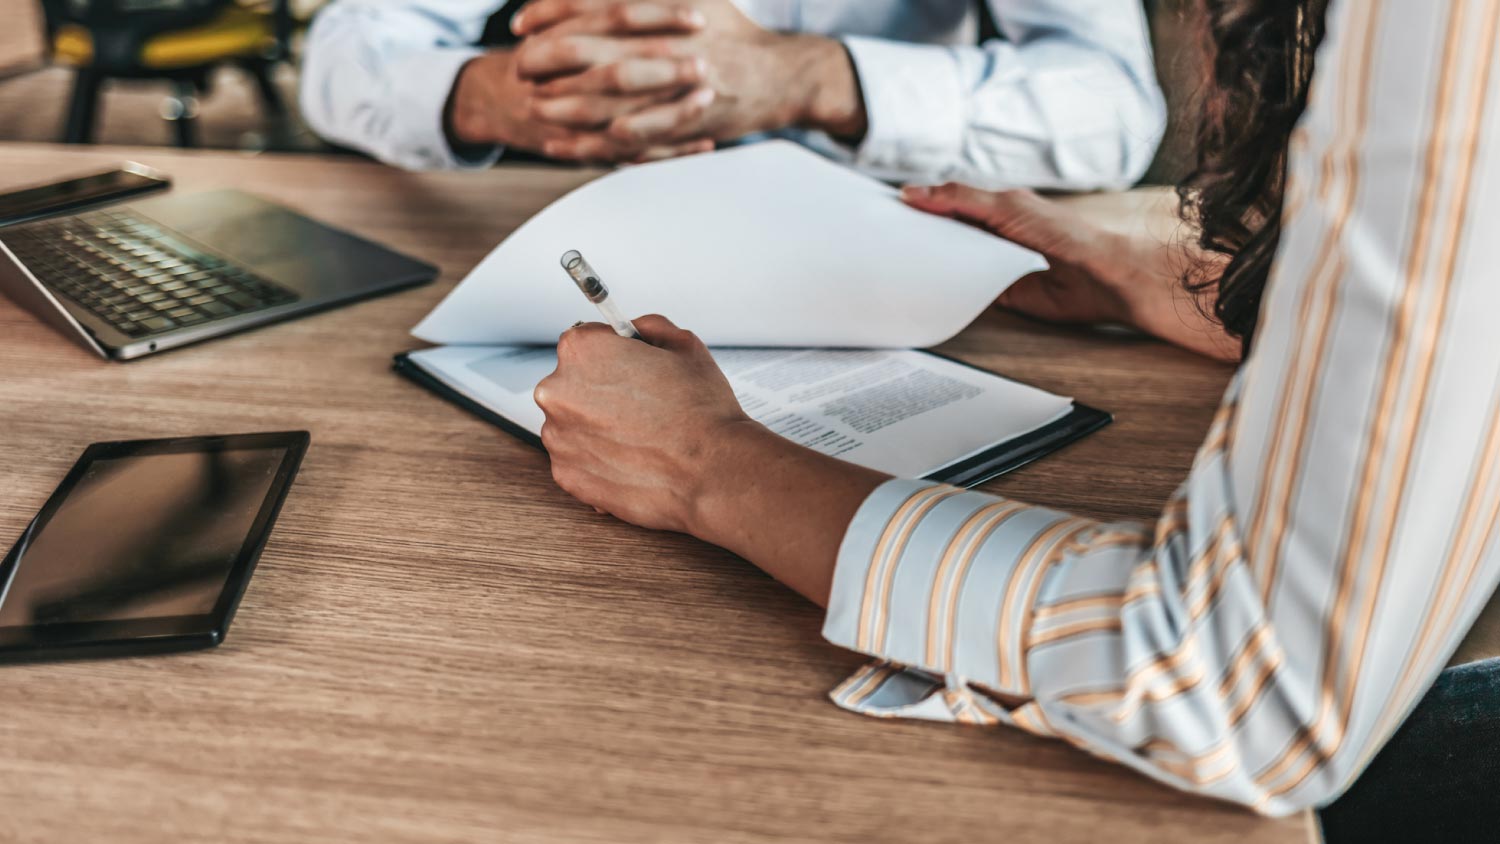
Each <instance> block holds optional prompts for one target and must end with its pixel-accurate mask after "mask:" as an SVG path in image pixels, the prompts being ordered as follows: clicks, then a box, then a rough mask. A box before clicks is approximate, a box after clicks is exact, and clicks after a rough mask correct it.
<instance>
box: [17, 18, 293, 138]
mask: <svg viewBox="0 0 1500 844" xmlns="http://www.w3.org/2000/svg"><path fill="white" fill-rule="evenodd" d="M41 4H42V9H43V11H44V14H45V21H46V30H47V41H48V44H49V46H50V48H51V51H52V55H53V57H54V59H56V60H57V61H59V62H61V63H63V64H67V65H71V66H73V67H74V68H75V70H74V74H75V75H74V79H73V94H72V98H71V100H70V102H69V104H68V115H67V123H66V125H65V127H64V129H63V140H64V141H65V142H67V143H72V144H79V143H88V142H89V141H90V140H92V137H93V132H94V117H95V115H96V114H97V112H98V106H99V90H100V87H101V86H102V85H103V83H104V82H105V80H107V79H160V80H164V81H168V82H171V83H172V86H173V92H174V93H173V96H172V97H171V98H169V99H168V100H167V102H166V104H165V107H164V109H163V112H162V116H163V117H164V118H165V119H167V120H168V121H170V122H171V124H172V126H173V130H174V134H175V137H176V141H177V145H178V146H183V147H190V146H194V145H195V143H196V124H195V122H194V121H195V118H196V116H197V98H198V96H199V95H203V94H207V93H208V91H209V80H210V74H211V72H212V71H213V70H215V69H216V68H218V67H219V66H221V65H226V64H232V65H237V66H238V67H240V68H241V69H243V70H244V71H245V72H246V73H248V74H249V75H250V77H251V79H252V80H253V81H254V83H255V87H256V90H257V92H258V93H259V96H260V99H261V103H262V105H263V107H264V108H265V110H266V113H267V114H268V115H270V116H271V117H274V118H279V117H281V116H283V115H284V114H285V113H286V105H285V103H283V102H282V99H281V95H280V93H279V92H278V91H277V90H276V86H275V84H274V83H273V82H272V80H271V72H272V70H273V69H274V68H275V66H276V64H277V63H278V62H281V61H285V60H286V59H287V58H288V57H289V55H290V41H291V37H292V31H293V27H294V24H295V22H294V21H293V19H292V14H291V9H290V0H264V2H262V3H261V4H260V5H257V6H249V5H241V4H240V3H238V2H235V0H41Z"/></svg>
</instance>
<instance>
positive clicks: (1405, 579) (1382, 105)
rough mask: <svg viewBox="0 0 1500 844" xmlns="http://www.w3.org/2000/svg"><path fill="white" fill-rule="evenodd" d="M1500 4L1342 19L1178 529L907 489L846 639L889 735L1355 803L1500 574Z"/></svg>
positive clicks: (1299, 133)
mask: <svg viewBox="0 0 1500 844" xmlns="http://www.w3.org/2000/svg"><path fill="white" fill-rule="evenodd" d="M1497 32H1500V0H1454V2H1433V1H1432V0H1357V2H1355V0H1336V2H1335V3H1334V4H1333V6H1332V8H1331V9H1330V11H1329V31H1328V37H1327V39H1326V40H1325V42H1324V44H1323V46H1322V48H1321V50H1320V53H1319V56H1318V65H1317V67H1318V70H1317V74H1316V78H1315V80H1314V82H1313V89H1312V95H1311V104H1310V105H1309V108H1308V110H1307V113H1306V114H1305V115H1304V117H1303V119H1302V121H1301V123H1300V125H1299V126H1298V128H1297V130H1296V132H1295V134H1294V135H1293V139H1292V153H1291V159H1290V165H1289V185H1288V200H1287V207H1286V208H1285V211H1284V213H1285V217H1286V219H1287V223H1286V226H1285V230H1284V235H1283V237H1282V241H1281V247H1280V252H1279V254H1278V255H1277V258H1276V265H1275V269H1274V271H1273V274H1272V278H1271V280H1270V283H1269V286H1268V288H1267V291H1266V297H1265V301H1264V304H1263V311H1262V317H1261V323H1260V330H1259V336H1258V338H1257V340H1256V343H1255V348H1254V350H1253V352H1252V353H1251V354H1250V355H1249V357H1248V358H1247V359H1246V361H1245V362H1244V364H1243V365H1242V367H1241V369H1240V371H1239V372H1238V373H1237V375H1236V376H1235V378H1234V381H1233V383H1232V384H1231V386H1230V387H1229V389H1228V391H1227V393H1226V395H1225V396H1224V400H1223V404H1222V406H1221V409H1220V411H1219V413H1218V415H1217V417H1216V418H1215V420H1214V422H1213V424H1212V426H1211V427H1210V429H1209V432H1208V435H1207V439H1206V440H1205V442H1204V443H1203V446H1202V447H1201V449H1200V450H1199V452H1198V454H1197V458H1196V460H1195V462H1194V465H1193V469H1192V472H1191V474H1190V475H1189V476H1188V478H1187V480H1186V481H1185V482H1184V483H1183V484H1182V486H1181V487H1180V488H1179V489H1178V490H1177V492H1176V493H1175V494H1174V496H1173V497H1172V499H1171V500H1170V501H1169V503H1168V504H1167V505H1166V507H1165V509H1164V510H1163V511H1162V513H1161V515H1160V517H1159V518H1158V519H1157V521H1156V523H1155V524H1154V525H1147V524H1135V523H1117V524H1106V523H1099V522H1095V521H1091V520H1089V519H1084V518H1077V517H1074V516H1070V515H1067V514H1064V513H1059V512H1055V511H1052V510H1048V509H1045V508H1041V507H1035V506H1031V505H1027V504H1022V503H1019V502H1016V501H1010V500H1006V499H1001V498H996V497H994V496H990V495H984V494H980V493H974V492H964V491H961V490H958V489H953V488H951V487H945V486H939V485H934V484H930V483H925V482H920V481H910V480H896V481H891V482H888V483H886V484H885V485H884V486H881V487H880V488H879V489H877V490H876V491H875V492H874V493H873V494H872V495H871V496H870V498H869V499H868V500H866V501H865V502H864V504H863V505H862V507H861V508H860V510H859V512H858V514H857V515H856V516H855V517H854V520H853V522H852V523H851V524H850V526H849V528H848V533H847V535H846V536H845V537H844V540H843V544H842V547H841V549H840V552H839V558H838V564H837V568H836V571H835V575H834V584H833V595H832V599H831V601H830V604H829V609H828V616H827V623H826V626H825V628H824V635H825V636H827V638H828V639H829V640H830V641H832V642H834V643H835V644H838V645H841V646H843V647H847V648H851V649H853V650H857V651H860V652H863V653H866V654H869V655H870V656H872V657H876V658H877V661H876V662H874V663H873V664H871V665H869V666H867V667H866V668H864V669H863V670H861V671H860V672H858V673H857V674H856V675H855V676H853V677H851V678H850V679H849V680H848V681H847V682H845V683H844V684H843V685H841V686H840V687H839V688H838V689H836V690H835V691H834V692H833V693H832V696H833V699H834V700H835V701H836V702H837V703H838V704H840V705H841V706H844V707H847V708H849V709H853V710H856V711H859V712H864V713H867V714H871V715H878V716H887V717H891V716H905V717H914V718H927V719H933V720H941V721H954V722H962V723H970V724H981V725H990V724H1002V723H1003V724H1013V725H1015V726H1018V727H1021V728H1022V729H1025V730H1028V731H1030V732H1032V733H1036V734H1038V735H1043V736H1055V737H1058V738H1061V739H1063V740H1064V741H1067V742H1070V743H1072V744H1074V745H1077V746H1078V747H1080V748H1083V749H1085V750H1087V751H1089V752H1092V753H1094V754H1097V755H1099V756H1102V757H1105V758H1108V759H1112V760H1115V761H1118V762H1121V763H1124V764H1127V765H1130V766H1131V767H1134V768H1136V769H1138V770H1140V771H1142V772H1144V773H1146V774H1148V775H1150V776H1152V777H1155V778H1157V779H1159V780H1162V781H1164V782H1167V783H1170V784H1172V785H1174V786H1177V787H1179V788H1182V789H1186V790H1190V791H1195V792H1200V793H1203V794H1207V795H1211V796H1214V797H1218V798H1222V799H1226V800H1232V801H1237V802H1239V803H1243V804H1246V805H1249V806H1251V807H1253V808H1255V809H1256V810H1257V811H1260V812H1264V813H1267V814H1272V815H1281V814H1286V813H1290V812H1292V811H1295V810H1297V809H1299V808H1302V807H1306V806H1311V805H1319V804H1323V803H1326V802H1328V801H1329V800H1331V799H1333V798H1334V797H1336V796H1337V795H1338V794H1339V793H1340V792H1342V791H1343V789H1344V788H1346V787H1347V786H1348V785H1349V784H1350V782H1351V781H1352V780H1353V779H1354V778H1355V777H1356V776H1357V775H1358V774H1359V772H1360V771H1361V770H1362V769H1363V768H1364V766H1365V764H1366V763H1367V762H1368V761H1369V759H1370V757H1371V756H1372V755H1373V754H1374V753H1375V752H1376V751H1377V750H1378V749H1379V748H1380V746H1381V744H1382V743H1383V742H1384V741H1385V739H1386V738H1387V737H1389V736H1390V734H1391V733H1392V731H1393V730H1395V728H1396V727H1397V726H1398V725H1399V724H1400V723H1401V721H1402V719H1403V718H1404V717H1405V715H1406V713H1407V712H1408V711H1409V710H1410V709H1411V708H1412V706H1413V705H1414V704H1415V703H1416V701H1417V700H1418V699H1419V698H1420V697H1421V696H1422V694H1423V693H1424V691H1425V690H1426V688H1427V687H1428V685H1429V684H1430V683H1431V682H1432V680H1433V678H1434V677H1435V676H1436V674H1437V673H1438V671H1439V670H1441V668H1442V667H1443V665H1444V663H1445V661H1446V660H1447V658H1448V656H1449V654H1450V653H1451V652H1452V651H1453V650H1454V648H1455V647H1456V646H1457V645H1458V643H1459V641H1460V639H1461V638H1462V637H1463V635H1464V632H1465V631H1466V630H1467V629H1468V627H1469V625H1470V624H1471V623H1472V622H1473V620H1474V619H1475V617H1476V616H1477V614H1478V613H1479V611H1480V609H1481V608H1482V607H1483V606H1484V604H1485V602H1486V600H1487V599H1488V597H1489V596H1490V593H1491V592H1492V591H1493V590H1494V588H1495V586H1496V583H1497V580H1500V552H1497V550H1496V549H1495V547H1494V541H1495V536H1494V533H1495V531H1494V528H1495V525H1496V523H1497V521H1500V101H1497V100H1500V96H1497V94H1500V90H1497V89H1500V74H1497V72H1496V67H1495V66H1496V64H1497V63H1500V62H1497V57H1500V52H1497V50H1496V37H1497Z"/></svg>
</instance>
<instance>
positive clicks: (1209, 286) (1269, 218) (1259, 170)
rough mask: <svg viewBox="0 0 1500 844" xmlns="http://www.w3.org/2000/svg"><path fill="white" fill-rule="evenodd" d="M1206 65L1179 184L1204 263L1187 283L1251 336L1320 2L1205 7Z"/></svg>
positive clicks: (1220, 2)
mask: <svg viewBox="0 0 1500 844" xmlns="http://www.w3.org/2000/svg"><path fill="white" fill-rule="evenodd" d="M1204 7H1205V12H1206V14H1205V16H1204V25H1205V29H1206V32H1205V37H1206V38H1207V40H1208V50H1209V56H1210V61H1211V66H1212V71H1211V74H1210V81H1209V86H1208V89H1207V90H1206V91H1205V92H1204V95H1203V98H1202V106H1201V112H1200V116H1199V126H1198V150H1197V163H1196V165H1195V166H1194V168H1193V170H1192V171H1191V172H1190V173H1189V174H1188V175H1187V177H1186V178H1185V179H1184V180H1183V181H1182V182H1181V183H1180V184H1179V185H1178V188H1177V193H1178V197H1179V199H1180V201H1181V210H1182V216H1183V219H1184V220H1187V221H1188V222H1191V223H1193V224H1196V225H1197V226H1198V227H1199V230H1200V232H1201V234H1200V237H1199V243H1198V245H1199V246H1200V247H1201V248H1202V249H1203V250H1204V251H1205V252H1206V253H1207V254H1208V255H1210V256H1222V257H1227V259H1228V260H1227V262H1225V261H1223V260H1206V261H1204V262H1202V263H1201V264H1200V265H1199V266H1198V267H1196V268H1194V269H1193V270H1192V271H1190V272H1189V273H1188V277H1187V278H1186V279H1185V284H1186V285H1187V287H1188V289H1189V290H1190V291H1193V292H1194V293H1195V294H1211V295H1203V296H1202V301H1204V302H1205V305H1206V303H1207V302H1208V301H1210V300H1211V301H1212V308H1211V315H1212V316H1213V317H1214V318H1215V319H1217V320H1218V321H1219V322H1220V323H1221V324H1223V326H1224V328H1225V329H1226V330H1227V331H1228V332H1229V333H1230V334H1232V335H1234V336H1236V337H1239V338H1240V340H1241V342H1242V343H1243V345H1244V351H1245V353H1246V354H1248V353H1249V351H1250V345H1251V342H1252V341H1253V340H1254V337H1255V324H1256V320H1257V319H1258V318H1259V315H1260V301H1261V294H1262V292H1263V291H1264V289H1265V286H1266V279H1267V277H1268V276H1269V275H1270V270H1271V259H1272V258H1273V257H1274V256H1275V254H1276V245H1277V243H1278V242H1279V241H1280V239H1281V210H1282V208H1281V206H1282V199H1283V197H1284V194H1285V187H1286V164H1287V147H1288V145H1289V143H1290V140H1291V135H1292V130H1293V128H1295V127H1296V125H1297V121H1298V119H1299V118H1301V116H1302V112H1303V110H1304V109H1306V107H1307V89H1308V83H1309V81H1310V80H1311V79H1312V74H1313V56H1314V54H1315V52H1316V51H1317V48H1318V45H1319V44H1320V43H1321V42H1322V40H1323V32H1324V23H1325V16H1326V14H1325V13H1326V12H1327V8H1328V0H1204Z"/></svg>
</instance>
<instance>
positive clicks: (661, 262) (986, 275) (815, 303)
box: [412, 141, 1046, 348]
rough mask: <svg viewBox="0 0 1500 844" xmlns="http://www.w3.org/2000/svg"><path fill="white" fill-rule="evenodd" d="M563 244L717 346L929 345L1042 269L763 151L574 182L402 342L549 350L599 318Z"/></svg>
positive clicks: (878, 186)
mask: <svg viewBox="0 0 1500 844" xmlns="http://www.w3.org/2000/svg"><path fill="white" fill-rule="evenodd" d="M569 249H578V250H581V251H582V252H583V254H584V255H585V256H587V257H588V260H589V262H590V263H591V264H593V266H594V267H595V269H597V270H598V272H599V273H600V275H601V276H602V277H603V279H604V282H605V284H607V285H608V286H609V288H610V292H611V295H612V297H613V298H614V299H615V301H616V303H617V304H619V305H620V307H621V308H622V309H623V310H624V311H625V312H626V313H627V314H630V315H631V316H632V317H634V316H639V315H641V314H647V313H661V314H665V315H666V316H668V317H669V318H671V319H672V320H673V321H674V322H676V323H677V324H678V325H680V326H682V327H684V328H689V329H691V330H693V331H695V332H697V333H698V335H699V336H700V337H702V338H703V339H704V340H705V341H706V342H708V343H709V344H710V345H718V346H824V347H829V346H832V347H853V348H859V347H865V348H914V347H925V346H932V345H936V344H938V343H941V342H943V341H944V340H947V339H948V338H950V337H952V336H953V335H954V334H957V333H958V332H959V331H960V330H962V329H963V328H964V327H965V326H966V325H968V324H969V323H970V322H972V321H973V320H974V318H975V317H976V316H978V315H979V313H980V312H981V311H982V310H983V309H984V308H985V307H986V306H988V305H989V304H990V303H991V302H992V301H994V299H995V297H996V296H998V295H999V294H1000V293H1001V292H1002V291H1004V290H1005V288H1006V287H1008V286H1010V285H1011V284H1012V283H1013V282H1015V281H1016V279H1018V278H1020V277H1021V276H1023V275H1026V274H1027V273H1030V272H1034V271H1036V270H1040V269H1043V268H1045V266H1046V262H1045V261H1044V260H1043V259H1042V257H1041V256H1040V255H1038V254H1037V253H1035V252H1032V251H1030V250H1027V249H1023V248H1021V247H1019V246H1017V245H1015V244H1013V243H1010V242H1008V241H1005V240H1002V239H1000V238H998V237H995V236H993V235H990V234H987V233H985V232H982V231H979V230H978V229H975V228H973V227H971V226H968V225H965V224H963V223H959V222H955V221H953V220H949V219H946V218H943V217H938V216H935V215H932V214H926V213H923V212H920V211H915V210H913V209H911V208H909V207H907V206H906V205H904V204H903V203H902V202H901V200H900V198H899V196H898V195H897V193H896V191H895V189H893V188H891V187H889V186H887V185H885V184H882V183H880V182H877V181H875V180H873V179H870V178H868V177H866V176H863V175H860V174H858V173H855V172H853V171H851V170H849V169H848V168H846V167H843V166H841V165H838V164H835V163H832V162H830V161H827V160H825V159H823V158H822V157H820V156H818V155H816V154H815V153H812V152H809V151H807V150H805V149H803V148H802V147H800V146H797V145H795V144H792V143H790V142H786V141H768V142H765V143H759V144H753V145H749V146H745V147H738V148H735V149H731V150H725V151H722V152H717V153H711V154H706V155H695V156H689V157H687V158H681V159H677V160H673V161H664V162H660V163H656V164H645V165H640V166H636V167H628V168H625V169H622V170H617V171H615V172H613V173H611V174H609V175H607V176H604V177H602V178H600V179H598V180H595V181H593V182H590V183H589V184H587V185H584V186H583V187H581V188H579V189H578V190H576V191H574V192H572V193H570V194H568V195H567V196H565V197H563V198H562V199H559V200H558V201H557V202H554V203H553V204H552V205H551V206H549V207H548V208H546V209H545V210H543V211H542V212H541V213H539V214H537V215H536V216H535V217H533V218H532V219H531V220H529V221H528V222H526V223H525V224H524V225H522V226H521V227H520V228H519V229H517V230H516V231H515V233H513V234H512V235H511V236H510V237H509V238H507V239H506V240H505V242H503V243H501V244H500V246H498V247H497V248H496V249H495V250H494V251H493V252H491V253H490V254H489V256H488V257H486V258H485V259H484V260H483V261H482V262H480V264H479V266H477V267H475V268H474V271H473V272H471V273H470V274H469V276H468V277H467V278H465V279H464V280H463V282H462V283H460V284H459V286H458V287H457V288H455V289H454V290H453V292H452V293H450V294H449V295H448V297H447V298H446V299H444V300H443V302H442V303H441V304H440V305H438V307H437V308H435V309H434V310H433V311H432V313H430V314H428V316H427V318H426V319H424V320H422V322H421V324H419V325H418V326H417V327H416V328H415V329H414V330H413V332H412V333H413V334H415V335H416V336H417V337H419V338H421V339H423V340H427V341H429V342H433V343H445V344H487V345H510V344H533V343H545V344H552V343H554V342H556V340H557V335H558V334H559V333H561V332H562V331H563V330H564V329H566V328H567V327H568V326H570V325H572V324H573V323H575V322H577V321H579V320H591V321H596V320H598V319H599V314H598V311H597V310H595V308H594V307H593V305H591V304H589V302H588V300H586V299H585V298H584V297H583V296H582V294H580V293H579V292H578V289H577V288H576V287H574V285H573V283H572V282H571V281H570V280H569V279H568V277H567V275H566V274H565V273H564V272H563V270H562V268H561V267H560V266H559V264H558V259H559V258H560V257H561V256H562V254H563V252H565V251H567V250H569Z"/></svg>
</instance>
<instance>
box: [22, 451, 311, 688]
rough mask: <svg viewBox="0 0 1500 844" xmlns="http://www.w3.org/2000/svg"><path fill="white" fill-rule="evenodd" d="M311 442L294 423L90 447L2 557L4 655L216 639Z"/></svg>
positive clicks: (121, 650)
mask: <svg viewBox="0 0 1500 844" xmlns="http://www.w3.org/2000/svg"><path fill="white" fill-rule="evenodd" d="M307 444H308V435H307V433H306V432H304V431H286V432H278V433H271V434H239V435H234V436H222V437H188V438H182V439H169V440H137V441H133V442H112V443H96V444H94V445H91V446H89V448H88V450H87V451H85V452H84V453H83V456H82V457H81V458H79V460H78V463H77V464H76V465H75V466H74V467H73V470H72V471H71V472H69V473H68V476H67V477H66V478H64V479H63V482H62V484H61V485H60V486H58V488H57V491H56V492H54V493H53V494H52V497H51V498H50V499H48V500H47V503H46V504H45V505H44V506H43V507H42V509H41V512H39V513H38V514H37V516H36V518H35V519H34V520H33V521H32V523H31V525H30V526H29V527H27V528H26V531H25V532H24V533H23V534H22V536H21V539H20V540H19V541H18V542H17V543H16V545H15V547H14V548H12V549H11V550H10V553H9V554H8V555H6V557H5V559H4V560H3V561H0V662H11V661H33V660H41V659H62V658H68V657H87V656H110V655H133V654H147V653H163V652H167V651H179V650H188V649H192V648H207V647H213V646H214V645H217V644H219V643H220V642H221V641H223V639H224V634H225V632H226V631H227V630H228V629H229V622H230V620H231V619H232V618H233V617H234V610H235V607H236V606H238V605H239V601H240V595H241V594H243V593H244V591H245V586H246V584H248V583H249V580H250V574H251V572H253V571H254V570H255V562H256V559H257V558H258V557H259V556H260V552H261V548H263V547H264V546H265V544H266V540H267V538H268V537H269V536H270V533H271V527H272V525H274V524H275V522H276V516H277V513H278V512H279V511H280V509H281V503H282V501H284V500H285V499H286V494H287V491H288V489H289V488H290V487H291V484H292V479H293V478H294V477H295V476H296V474H297V467H298V465H299V464H300V463H301V461H302V455H303V454H304V453H305V452H306V451H307Z"/></svg>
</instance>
